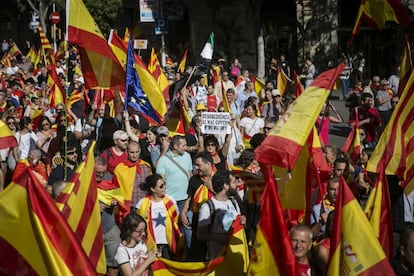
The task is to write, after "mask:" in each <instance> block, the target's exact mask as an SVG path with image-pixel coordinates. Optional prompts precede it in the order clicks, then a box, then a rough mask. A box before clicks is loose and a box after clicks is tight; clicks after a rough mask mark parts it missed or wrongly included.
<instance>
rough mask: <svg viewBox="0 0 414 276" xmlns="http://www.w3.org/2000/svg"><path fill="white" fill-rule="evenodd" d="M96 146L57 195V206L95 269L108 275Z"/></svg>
mask: <svg viewBox="0 0 414 276" xmlns="http://www.w3.org/2000/svg"><path fill="white" fill-rule="evenodd" d="M94 148H95V142H94V143H93V144H92V145H91V147H90V148H89V152H88V155H87V156H86V158H85V160H84V161H83V162H82V163H81V164H80V165H79V167H78V168H77V169H76V172H75V174H74V175H73V176H72V179H70V182H69V184H67V185H66V187H65V188H64V189H63V191H62V192H61V194H60V195H59V197H58V198H57V200H56V205H57V206H58V208H59V210H60V211H61V212H62V215H63V217H64V218H66V220H67V221H68V223H69V226H70V227H71V228H72V231H73V232H74V233H75V235H76V237H77V238H78V240H79V241H80V242H81V244H82V248H83V249H84V250H85V252H86V255H87V256H88V258H89V260H90V262H91V264H92V266H93V267H94V269H95V270H96V272H98V273H100V274H105V273H106V259H105V251H104V243H103V233H102V226H101V213H100V209H99V204H98V196H97V189H96V179H95V169H94V166H95V158H94V154H93V150H94ZM71 258H73V256H71ZM75 259H76V258H75Z"/></svg>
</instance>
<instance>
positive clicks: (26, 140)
mask: <svg viewBox="0 0 414 276" xmlns="http://www.w3.org/2000/svg"><path fill="white" fill-rule="evenodd" d="M15 137H16V140H17V142H18V143H19V152H20V156H19V158H20V159H19V160H22V159H25V158H27V156H29V151H30V140H33V142H34V143H36V142H37V140H38V138H37V136H36V134H35V133H34V132H33V131H30V132H28V133H26V134H23V135H21V133H20V131H19V132H17V133H16V135H15Z"/></svg>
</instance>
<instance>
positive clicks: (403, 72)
mask: <svg viewBox="0 0 414 276" xmlns="http://www.w3.org/2000/svg"><path fill="white" fill-rule="evenodd" d="M412 71H413V60H412V57H411V49H410V42H409V41H408V37H407V34H406V35H405V44H404V50H403V52H402V55H401V63H400V82H399V84H398V95H399V96H401V94H402V92H403V90H404V88H405V85H406V84H407V81H408V79H409V78H410V75H411V72H412Z"/></svg>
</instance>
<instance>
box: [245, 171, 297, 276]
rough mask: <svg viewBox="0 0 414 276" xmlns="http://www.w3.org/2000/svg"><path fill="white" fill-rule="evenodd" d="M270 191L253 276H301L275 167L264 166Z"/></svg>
mask: <svg viewBox="0 0 414 276" xmlns="http://www.w3.org/2000/svg"><path fill="white" fill-rule="evenodd" d="M261 167H262V171H263V175H264V178H265V179H266V187H265V191H264V194H263V197H262V201H261V203H262V204H261V210H260V220H259V225H258V227H257V232H256V238H255V241H254V244H253V247H252V250H251V255H250V266H249V275H298V273H299V272H298V267H297V263H296V257H295V255H294V253H293V249H292V242H291V241H290V238H289V232H288V228H287V225H286V221H285V220H284V215H283V211H282V207H281V205H280V199H279V195H278V191H277V186H276V185H277V184H276V180H275V179H274V177H273V172H272V167H271V166H270V165H264V164H261Z"/></svg>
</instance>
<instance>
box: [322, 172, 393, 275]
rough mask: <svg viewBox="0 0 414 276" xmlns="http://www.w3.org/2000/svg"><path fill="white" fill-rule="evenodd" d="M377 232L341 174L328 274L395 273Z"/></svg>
mask: <svg viewBox="0 0 414 276" xmlns="http://www.w3.org/2000/svg"><path fill="white" fill-rule="evenodd" d="M356 228H357V230H356ZM373 233H374V230H373V229H372V226H371V225H370V224H369V222H368V220H367V218H366V216H365V214H364V212H363V211H362V209H361V206H360V205H359V203H358V201H357V200H356V199H355V197H354V196H353V194H352V192H351V190H350V189H349V187H348V184H347V183H346V181H345V180H344V179H343V177H341V180H340V182H339V190H338V195H337V198H336V203H335V214H334V226H333V230H332V235H331V247H330V252H329V255H330V262H329V264H328V271H327V272H328V273H327V275H329V276H331V275H332V276H334V275H335V276H337V275H394V274H395V273H394V272H393V270H392V268H391V266H390V264H389V262H388V260H387V257H386V256H385V254H384V251H383V250H382V248H381V245H380V243H379V242H378V239H377V238H376V237H375V236H374V235H373Z"/></svg>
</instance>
